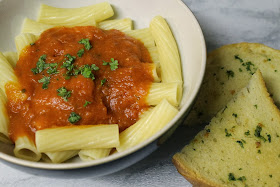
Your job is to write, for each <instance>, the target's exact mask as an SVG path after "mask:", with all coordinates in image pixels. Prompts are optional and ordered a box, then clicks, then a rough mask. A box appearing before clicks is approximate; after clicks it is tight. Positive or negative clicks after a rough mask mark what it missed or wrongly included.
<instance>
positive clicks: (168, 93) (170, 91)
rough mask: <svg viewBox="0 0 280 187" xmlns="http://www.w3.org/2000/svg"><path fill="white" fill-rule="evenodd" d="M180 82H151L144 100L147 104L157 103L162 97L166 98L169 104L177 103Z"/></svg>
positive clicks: (176, 104)
mask: <svg viewBox="0 0 280 187" xmlns="http://www.w3.org/2000/svg"><path fill="white" fill-rule="evenodd" d="M180 87H181V84H180V83H177V82H172V83H153V84H152V85H151V87H150V90H149V94H148V95H147V98H146V101H147V103H148V104H149V105H153V106H154V105H157V104H159V103H160V102H161V101H162V100H163V99H166V100H167V101H168V102H169V103H170V104H171V105H173V106H178V105H179V97H180V96H179V95H178V94H179V93H180Z"/></svg>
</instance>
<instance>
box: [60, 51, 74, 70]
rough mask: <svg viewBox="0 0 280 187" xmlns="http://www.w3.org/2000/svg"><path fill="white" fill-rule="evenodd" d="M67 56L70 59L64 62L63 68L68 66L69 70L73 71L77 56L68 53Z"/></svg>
mask: <svg viewBox="0 0 280 187" xmlns="http://www.w3.org/2000/svg"><path fill="white" fill-rule="evenodd" d="M65 57H66V58H68V59H66V60H65V62H63V64H62V66H61V68H66V69H67V70H68V71H72V70H73V68H74V65H73V63H74V61H75V59H76V57H75V56H71V55H70V54H66V55H65Z"/></svg>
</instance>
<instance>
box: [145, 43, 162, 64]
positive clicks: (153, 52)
mask: <svg viewBox="0 0 280 187" xmlns="http://www.w3.org/2000/svg"><path fill="white" fill-rule="evenodd" d="M147 49H148V51H149V53H150V56H151V59H152V60H153V62H154V63H155V64H159V57H158V50H157V47H156V46H152V47H148V48H147Z"/></svg>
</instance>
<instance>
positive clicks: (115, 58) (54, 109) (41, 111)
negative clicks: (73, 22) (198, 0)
mask: <svg viewBox="0 0 280 187" xmlns="http://www.w3.org/2000/svg"><path fill="white" fill-rule="evenodd" d="M151 62H152V61H151V58H150V55H149V52H148V50H147V49H146V48H145V47H144V45H143V44H142V43H141V42H140V41H138V40H135V39H133V38H131V37H128V36H126V35H125V34H124V33H122V32H120V31H117V30H109V31H105V30H101V29H98V28H96V27H92V26H88V27H73V28H67V27H57V28H52V29H49V30H47V31H45V32H44V33H42V34H41V36H40V38H39V40H37V41H36V42H35V43H34V44H31V45H30V46H28V47H26V49H24V50H23V52H22V53H21V55H20V58H19V61H18V63H17V66H16V68H15V73H16V75H17V77H18V79H19V83H20V87H19V86H17V85H13V84H7V85H6V92H7V95H8V99H9V102H8V114H9V118H10V127H9V135H10V138H11V139H12V140H13V141H15V140H16V139H17V138H18V137H20V136H22V135H28V136H29V137H30V138H32V139H34V132H36V130H40V129H45V128H50V127H58V126H70V125H93V124H118V125H119V129H120V131H123V130H124V129H126V128H127V127H129V126H130V125H132V124H134V123H135V122H136V121H137V120H138V118H139V115H140V114H141V113H142V112H143V111H145V110H146V109H147V108H148V107H149V106H148V105H147V104H146V102H145V96H146V95H147V94H148V90H149V87H150V85H151V83H152V82H153V76H152V72H151V69H150V68H149V67H150V66H148V63H151Z"/></svg>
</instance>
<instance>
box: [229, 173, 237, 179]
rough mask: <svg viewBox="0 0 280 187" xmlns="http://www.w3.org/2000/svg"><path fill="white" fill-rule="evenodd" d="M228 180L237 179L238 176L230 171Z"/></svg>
mask: <svg viewBox="0 0 280 187" xmlns="http://www.w3.org/2000/svg"><path fill="white" fill-rule="evenodd" d="M228 180H229V181H236V178H235V176H234V174H233V173H229V174H228Z"/></svg>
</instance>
